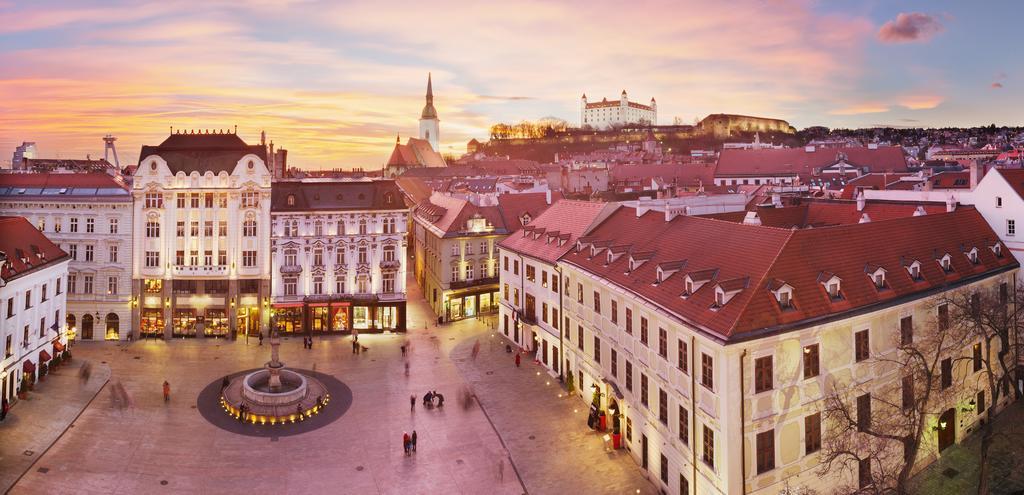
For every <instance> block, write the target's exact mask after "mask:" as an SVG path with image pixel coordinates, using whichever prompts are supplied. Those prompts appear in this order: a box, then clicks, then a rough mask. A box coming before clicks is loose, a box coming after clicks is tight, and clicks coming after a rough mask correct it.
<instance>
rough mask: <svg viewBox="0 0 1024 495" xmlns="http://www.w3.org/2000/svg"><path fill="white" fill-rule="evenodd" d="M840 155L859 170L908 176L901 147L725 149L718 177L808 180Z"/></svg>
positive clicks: (719, 159)
mask: <svg viewBox="0 0 1024 495" xmlns="http://www.w3.org/2000/svg"><path fill="white" fill-rule="evenodd" d="M839 153H845V155H846V162H847V163H849V164H850V165H853V166H857V167H868V168H869V169H870V171H871V172H906V171H907V161H906V158H905V157H904V156H903V149H902V148H900V147H899V146H879V147H878V148H877V149H871V148H865V147H845V148H821V147H818V148H815V149H814V151H806V150H805V149H804V148H783V149H761V150H754V149H751V150H745V149H723V150H722V153H721V155H719V157H718V170H717V171H716V172H715V176H716V177H765V176H777V175H799V176H800V177H801V178H802V179H804V180H806V178H807V177H810V176H812V175H813V172H814V169H816V168H822V167H827V166H829V165H832V164H834V163H836V158H837V156H838V155H839Z"/></svg>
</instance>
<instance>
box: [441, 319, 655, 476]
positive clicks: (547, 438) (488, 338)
mask: <svg viewBox="0 0 1024 495" xmlns="http://www.w3.org/2000/svg"><path fill="white" fill-rule="evenodd" d="M477 338H479V340H480V341H481V346H480V353H479V355H478V356H477V358H476V359H473V358H472V348H473V344H474V342H475V341H476V340H477ZM505 344H506V340H504V336H502V335H500V333H499V332H493V331H486V330H481V331H477V332H476V333H475V335H473V336H471V337H470V338H467V339H465V340H464V341H463V343H462V344H460V345H459V346H458V347H456V349H455V350H454V351H453V352H452V358H453V360H454V361H455V363H456V365H457V366H458V367H459V370H460V371H462V373H463V376H465V377H466V379H467V381H468V382H469V383H470V384H471V385H472V387H473V390H474V391H475V393H476V395H477V397H478V398H479V400H480V403H481V404H482V405H483V407H484V410H486V411H487V413H488V416H489V417H490V419H491V421H493V422H494V425H495V427H496V428H497V430H498V432H499V434H500V435H501V437H502V439H503V441H504V443H505V445H506V446H507V448H508V449H509V451H510V452H511V454H512V459H513V461H514V462H515V464H516V467H517V469H518V472H519V474H520V475H521V476H522V478H523V480H524V482H525V483H526V487H527V489H528V490H529V492H530V493H572V492H578V493H587V494H591V493H608V494H612V493H616V494H625V493H651V494H654V493H657V490H656V489H655V487H654V485H653V484H652V483H651V482H650V481H648V480H647V477H646V474H647V473H646V472H645V471H644V470H643V469H641V468H640V466H639V465H638V464H637V463H636V462H635V461H634V460H633V459H632V458H630V456H629V454H628V453H627V451H626V450H622V449H620V450H616V451H613V452H606V451H605V448H604V443H603V440H602V435H601V434H598V433H596V432H594V431H593V430H591V429H590V428H588V427H587V411H588V409H587V407H588V406H587V404H585V403H584V402H583V400H582V399H580V398H579V397H578V396H576V395H571V396H570V395H569V394H566V393H565V390H564V389H563V388H562V387H561V386H560V385H559V383H558V377H557V376H554V377H552V376H550V375H549V374H548V373H547V372H546V370H545V368H543V367H542V366H540V365H539V364H535V363H533V362H532V361H529V360H526V359H524V360H523V362H522V367H521V368H516V367H515V365H514V361H513V355H512V354H509V353H507V352H506V351H505Z"/></svg>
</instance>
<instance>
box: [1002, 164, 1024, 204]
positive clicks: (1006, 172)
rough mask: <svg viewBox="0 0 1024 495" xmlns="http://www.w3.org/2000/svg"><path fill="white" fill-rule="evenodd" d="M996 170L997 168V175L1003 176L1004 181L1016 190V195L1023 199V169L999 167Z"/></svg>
mask: <svg viewBox="0 0 1024 495" xmlns="http://www.w3.org/2000/svg"><path fill="white" fill-rule="evenodd" d="M997 170H999V175H1002V176H1003V179H1004V180H1005V181H1006V183H1007V184H1009V185H1010V187H1012V188H1013V190H1014V191H1016V192H1017V196H1020V197H1021V199H1024V169H1019V168H1000V169H997Z"/></svg>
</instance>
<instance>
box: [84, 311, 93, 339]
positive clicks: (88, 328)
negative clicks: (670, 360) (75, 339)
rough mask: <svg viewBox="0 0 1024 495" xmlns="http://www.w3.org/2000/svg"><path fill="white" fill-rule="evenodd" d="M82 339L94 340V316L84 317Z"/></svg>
mask: <svg viewBox="0 0 1024 495" xmlns="http://www.w3.org/2000/svg"><path fill="white" fill-rule="evenodd" d="M82 339H83V340H92V315H91V314H89V313H86V314H84V315H82Z"/></svg>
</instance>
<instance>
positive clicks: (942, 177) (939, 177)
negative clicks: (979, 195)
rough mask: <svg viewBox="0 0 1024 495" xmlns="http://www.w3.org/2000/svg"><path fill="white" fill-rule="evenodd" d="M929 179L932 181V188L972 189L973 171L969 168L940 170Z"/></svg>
mask: <svg viewBox="0 0 1024 495" xmlns="http://www.w3.org/2000/svg"><path fill="white" fill-rule="evenodd" d="M979 179H980V178H979ZM929 180H930V181H931V183H932V189H970V187H971V172H970V171H969V170H962V171H959V172H939V173H937V174H935V175H933V176H931V178H930V179H929Z"/></svg>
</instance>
